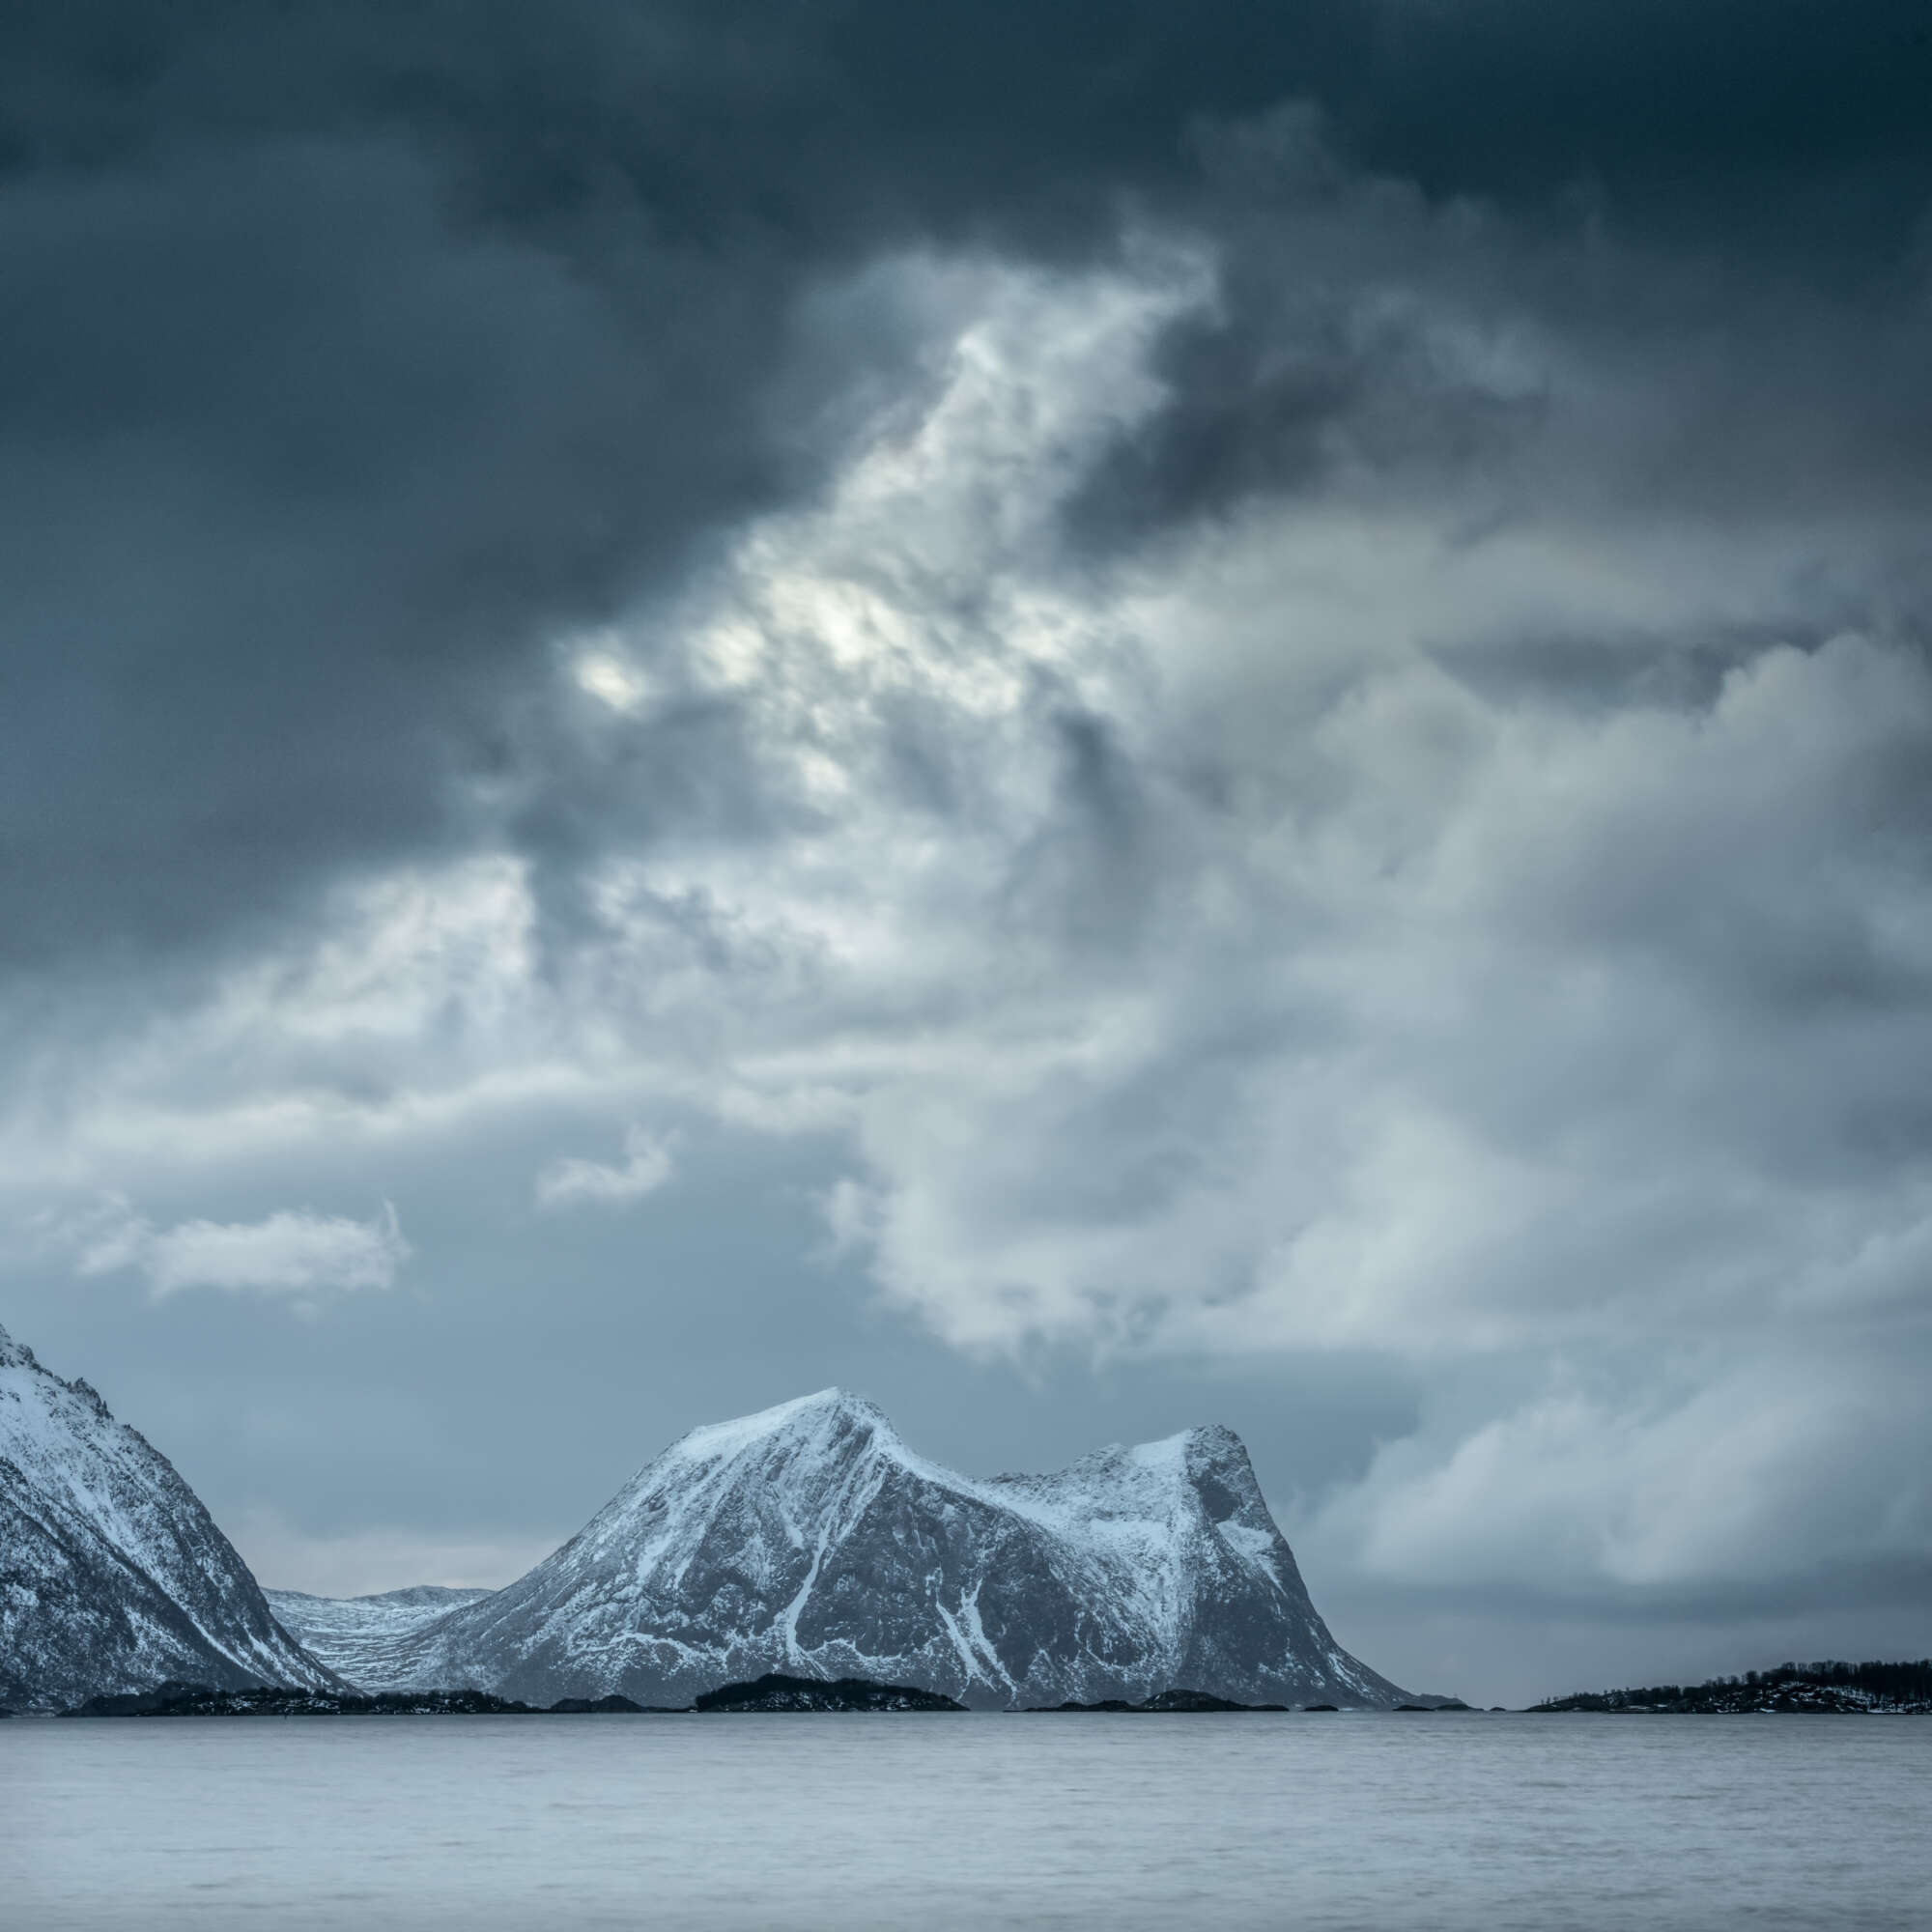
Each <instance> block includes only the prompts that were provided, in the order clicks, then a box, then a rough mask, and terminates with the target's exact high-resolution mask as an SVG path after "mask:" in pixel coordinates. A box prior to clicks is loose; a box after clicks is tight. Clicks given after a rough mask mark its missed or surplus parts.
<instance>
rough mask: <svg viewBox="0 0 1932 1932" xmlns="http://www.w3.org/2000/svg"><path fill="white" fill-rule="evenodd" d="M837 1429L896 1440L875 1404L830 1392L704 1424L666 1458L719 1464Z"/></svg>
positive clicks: (842, 1392) (839, 1391)
mask: <svg viewBox="0 0 1932 1932" xmlns="http://www.w3.org/2000/svg"><path fill="white" fill-rule="evenodd" d="M841 1427H842V1428H845V1429H852V1428H869V1429H871V1430H872V1431H873V1432H874V1433H875V1434H876V1435H882V1436H884V1437H885V1438H886V1439H887V1440H889V1441H892V1442H896V1441H897V1439H898V1435H897V1432H896V1431H895V1429H894V1428H893V1425H892V1423H891V1421H890V1420H889V1419H888V1418H887V1415H886V1412H885V1410H884V1409H882V1408H881V1407H880V1406H878V1404H877V1403H875V1402H871V1401H868V1400H867V1398H866V1397H865V1396H859V1395H852V1394H850V1393H849V1392H848V1391H846V1390H845V1389H841V1388H836V1387H835V1388H822V1389H818V1390H815V1391H814V1392H813V1393H812V1394H810V1395H801V1396H794V1397H793V1398H792V1399H791V1401H789V1402H781V1403H777V1404H774V1405H773V1406H772V1407H770V1408H761V1409H758V1410H756V1411H755V1412H753V1414H751V1415H739V1416H734V1417H732V1418H731V1420H730V1421H728V1422H707V1423H705V1424H704V1425H703V1426H702V1427H700V1428H697V1429H694V1430H692V1431H691V1432H690V1433H689V1434H688V1435H681V1436H679V1437H678V1439H677V1440H676V1441H675V1442H673V1443H672V1444H671V1446H670V1448H669V1450H668V1451H667V1452H666V1453H667V1454H669V1455H674V1456H677V1457H678V1458H680V1459H681V1460H682V1461H685V1462H704V1463H714V1462H722V1461H725V1460H726V1459H729V1458H732V1457H736V1456H741V1455H744V1454H745V1453H746V1452H748V1451H751V1450H755V1449H757V1448H759V1447H760V1446H761V1445H763V1444H766V1443H770V1442H773V1441H776V1440H778V1439H779V1438H781V1437H784V1436H791V1435H827V1434H837V1433H838V1432H839V1431H840V1429H841Z"/></svg>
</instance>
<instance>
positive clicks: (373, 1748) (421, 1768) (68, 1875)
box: [0, 1714, 1932, 1932]
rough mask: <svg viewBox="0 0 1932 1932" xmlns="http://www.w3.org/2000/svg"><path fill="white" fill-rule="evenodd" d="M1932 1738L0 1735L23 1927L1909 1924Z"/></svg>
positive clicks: (119, 1725) (1725, 1721)
mask: <svg viewBox="0 0 1932 1932" xmlns="http://www.w3.org/2000/svg"><path fill="white" fill-rule="evenodd" d="M1928 1818H1932V1722H1928V1721H1926V1720H1923V1719H1919V1720H1915V1719H1860V1718H1848V1719H1831V1718H1770V1717H1747V1718H1681V1719H1678V1718H1597V1717H1564V1718H1532V1717H1500V1716H1490V1717H1479V1716H1466V1717H1464V1716H1450V1715H1441V1716H1431V1717H1416V1716H1405V1715H1388V1716H1369V1715H1354V1714H1341V1715H1336V1716H1328V1715H1316V1714H1307V1715H1295V1716H1287V1717H1267V1716H1250V1717H1240V1718H1234V1719H1229V1718H1190V1717H1162V1718H1108V1717H888V1718H876V1717H874V1718H867V1717H845V1716H838V1717H832V1716H825V1717H775V1718H755V1717H732V1718H625V1717H609V1718H598V1717H593V1718H556V1719H549V1718H527V1719H517V1718H441V1719H437V1718H431V1719H169V1720H153V1721H146V1722H143V1721H125V1722H78V1723H59V1722H27V1721H20V1722H14V1723H10V1724H6V1725H4V1726H0V1900H4V1901H5V1910H4V1913H0V1917H4V1919H5V1922H6V1924H7V1925H8V1926H9V1927H10V1928H11V1932H82V1928H85V1932H119V1928H129V1932H131V1928H136V1927H138V1928H141V1932H175V1928H183V1929H184V1932H185V1928H190V1927H192V1928H195V1932H219V1928H223V1927H229V1926H235V1927H240V1926H249V1927H258V1926H273V1927H275V1928H276V1932H334V1928H355V1932H385V1928H390V1927H394V1928H398V1932H416V1928H452V1932H453V1928H456V1927H464V1928H470V1929H471V1932H496V1928H499V1927H500V1928H506V1932H507V1928H511V1927H516V1928H578V1927H605V1926H611V1927H639V1928H642V1927H651V1928H685V1927H689V1928H693V1929H694V1932H698V1928H703V1929H704V1932H710V1928H733V1932H735V1929H736V1928H750V1927H788V1928H789V1927H799V1928H819V1927H825V1928H831V1927H838V1928H871V1927H889V1926H890V1927H903V1926H913V1925H917V1926H927V1927H975V1928H979V1927H992V1926H1016V1927H1017V1926H1065V1927H1086V1926H1095V1927H1099V1926H1105V1927H1109V1928H1114V1927H1127V1928H1138V1927H1154V1926H1162V1927H1167V1926H1179V1925H1196V1924H1212V1925H1214V1926H1217V1927H1251V1926H1252V1927H1261V1926H1270V1927H1290V1926H1293V1927H1310V1928H1323V1929H1324V1932H1325V1928H1362V1932H1397V1929H1398V1928H1406V1927H1411V1926H1412V1927H1424V1926H1428V1927H1433V1928H1462V1927H1467V1928H1471V1932H1473V1928H1478V1927H1481V1928H1484V1932H1505V1928H1511V1927H1522V1928H1525V1932H1528V1928H1535V1932H1552V1928H1562V1927H1575V1928H1577V1929H1578V1932H1612V1928H1624V1927H1632V1928H1635V1927H1643V1928H1646V1932H1656V1929H1657V1928H1660V1927H1669V1928H1677V1927H1683V1928H1687V1932H1688V1928H1693V1927H1694V1928H1699V1932H1716V1928H1724V1927H1732V1926H1736V1927H1744V1926H1752V1927H1765V1926H1776V1927H1809V1926H1833V1927H1905V1926H1923V1925H1925V1924H1926V1923H1927V1922H1928V1918H1932V1905H1928V1897H1932V1891H1928V1887H1932V1849H1928V1845H1932V1833H1927V1831H1926V1821H1927V1819H1928Z"/></svg>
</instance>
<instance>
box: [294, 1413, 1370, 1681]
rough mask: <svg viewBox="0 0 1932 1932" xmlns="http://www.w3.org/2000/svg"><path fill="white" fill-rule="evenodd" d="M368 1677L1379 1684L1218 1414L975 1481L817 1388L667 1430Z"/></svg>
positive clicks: (343, 1654) (361, 1661)
mask: <svg viewBox="0 0 1932 1932" xmlns="http://www.w3.org/2000/svg"><path fill="white" fill-rule="evenodd" d="M307 1628H308V1629H309V1630H310V1632H311V1634H312V1638H313V1641H314V1643H315V1646H316V1648H317V1650H318V1652H319V1653H320V1654H321V1655H323V1656H325V1657H327V1658H328V1659H329V1660H330V1661H331V1662H335V1663H336V1664H337V1665H338V1667H339V1668H342V1669H343V1670H345V1671H347V1672H348V1673H349V1674H350V1675H352V1676H355V1678H356V1679H357V1681H358V1682H361V1683H363V1684H365V1685H370V1686H371V1687H372V1688H402V1687H413V1686H421V1685H442V1686H448V1685H459V1684H473V1685H475V1686H477V1687H478V1688H480V1689H484V1690H493V1691H495V1692H497V1694H499V1695H502V1696H510V1697H519V1698H523V1699H525V1700H526V1701H528V1702H531V1703H551V1702H554V1700H555V1699H556V1698H558V1697H563V1696H602V1695H605V1694H608V1693H610V1692H612V1691H615V1692H618V1693H621V1694H622V1695H624V1696H627V1697H631V1698H634V1699H636V1700H637V1701H638V1702H639V1703H649V1704H680V1703H685V1702H688V1701H689V1700H690V1699H691V1698H692V1697H694V1696H695V1695H696V1694H697V1693H699V1692H700V1691H704V1690H710V1689H712V1688H714V1687H716V1686H717V1685H720V1684H723V1683H725V1682H727V1681H732V1680H743V1679H748V1678H753V1677H757V1676H759V1675H760V1674H762V1673H763V1672H765V1671H768V1670H781V1671H786V1672H789V1673H791V1674H794V1675H799V1676H807V1677H823V1678H836V1677H848V1676H857V1677H868V1678H872V1679H874V1680H879V1681H884V1682H889V1683H895V1684H910V1685H919V1686H923V1687H924V1688H926V1689H929V1690H942V1691H945V1692H946V1693H947V1694H949V1695H951V1696H953V1697H957V1698H958V1699H959V1700H960V1701H961V1702H963V1703H967V1704H972V1705H977V1706H980V1707H981V1708H1001V1707H1006V1706H1009V1705H1029V1704H1057V1703H1060V1702H1061V1701H1063V1700H1064V1699H1067V1698H1075V1699H1078V1700H1080V1701H1081V1702H1094V1701H1097V1700H1098V1699H1100V1698H1103V1697H1125V1698H1130V1699H1139V1698H1143V1697H1147V1696H1149V1695H1151V1694H1152V1693H1154V1692H1156V1691H1160V1690H1169V1689H1172V1688H1174V1687H1176V1686H1185V1687H1186V1688H1188V1689H1190V1690H1206V1691H1209V1692H1211V1693H1213V1694H1215V1695H1217V1696H1223V1697H1231V1698H1235V1699H1237V1700H1239V1701H1241V1702H1244V1703H1283V1704H1300V1703H1316V1702H1320V1703H1327V1704H1339V1705H1369V1706H1376V1707H1385V1706H1388V1705H1392V1704H1396V1703H1400V1702H1403V1701H1405V1700H1406V1692H1404V1691H1402V1690H1398V1689H1397V1688H1396V1687H1395V1686H1394V1685H1393V1684H1390V1683H1389V1682H1388V1681H1387V1680H1386V1679H1385V1678H1382V1677H1378V1675H1377V1674H1376V1673H1375V1672H1374V1671H1372V1670H1370V1669H1368V1668H1367V1666H1366V1665H1364V1664H1362V1663H1359V1662H1356V1660H1355V1659H1354V1658H1352V1657H1350V1655H1349V1654H1348V1653H1347V1652H1346V1651H1344V1650H1343V1649H1341V1647H1340V1646H1339V1645H1338V1644H1337V1643H1336V1642H1335V1640H1334V1638H1333V1637H1332V1636H1330V1635H1329V1634H1328V1630H1327V1626H1326V1625H1325V1624H1323V1623H1322V1621H1321V1618H1320V1617H1319V1616H1318V1615H1317V1614H1316V1612H1315V1607H1314V1605H1312V1604H1311V1603H1310V1602H1309V1598H1308V1592H1307V1590H1306V1589H1305V1588H1304V1586H1303V1584H1302V1581H1301V1577H1300V1573H1299V1572H1298V1571H1297V1570H1296V1568H1295V1563H1294V1557H1293V1554H1292V1553H1291V1551H1290V1549H1289V1547H1288V1544H1287V1542H1286V1541H1285V1540H1284V1539H1283V1537H1282V1534H1281V1531H1280V1530H1279V1529H1278V1528H1277V1527H1276V1526H1275V1523H1274V1520H1273V1519H1272V1518H1271V1517H1270V1516H1269V1515H1268V1511H1267V1505H1266V1504H1265V1503H1264V1501H1263V1499H1262V1494H1261V1491H1260V1489H1259V1488H1258V1487H1257V1485H1256V1482H1255V1478H1254V1471H1253V1469H1252V1468H1251V1467H1250V1466H1249V1463H1248V1457H1247V1452H1246V1450H1244V1449H1243V1448H1242V1446H1241V1444H1240V1441H1239V1438H1238V1437H1236V1435H1233V1434H1232V1433H1231V1432H1230V1431H1228V1430H1226V1429H1218V1428H1213V1429H1195V1430H1189V1431H1188V1432H1187V1433H1186V1434H1184V1435H1177V1436H1174V1437H1172V1438H1170V1439H1169V1440H1167V1441H1165V1442H1154V1443H1148V1444H1144V1445H1143V1446H1141V1447H1139V1448H1135V1449H1120V1448H1115V1449H1105V1450H1102V1451H1100V1452H1099V1453H1098V1454H1096V1455H1093V1456H1089V1457H1087V1458H1085V1459H1083V1460H1082V1461H1081V1462H1079V1463H1074V1464H1073V1466H1072V1467H1071V1468H1068V1469H1065V1470H1063V1471H1062V1472H1061V1473H1059V1474H1058V1475H1052V1476H1001V1477H996V1478H994V1479H992V1480H991V1481H986V1482H980V1481H974V1480H972V1479H969V1478H967V1477H963V1476H958V1475H955V1474H953V1473H952V1471H950V1470H947V1469H943V1468H940V1467H938V1466H937V1465H936V1464H934V1463H928V1462H926V1461H924V1460H923V1458H921V1457H920V1456H918V1455H916V1454H915V1453H914V1452H913V1451H912V1450H910V1449H909V1448H907V1446H906V1445H905V1443H904V1442H902V1441H901V1440H900V1439H899V1437H898V1435H896V1434H895V1431H894V1429H893V1427H892V1425H891V1423H889V1422H888V1421H887V1420H886V1418H885V1416H884V1415H883V1414H882V1413H881V1412H880V1411H879V1410H878V1409H877V1408H875V1407H873V1406H872V1405H871V1404H869V1403H867V1402H863V1401H859V1400H857V1399H855V1398H853V1397H851V1396H847V1395H845V1394H843V1393H841V1392H840V1391H838V1390H837V1389H829V1390H826V1391H824V1392H822V1393H821V1394H818V1395H815V1396H807V1397H805V1398H803V1399H802V1400H800V1401H797V1402H791V1403H786V1404H784V1405H782V1406H780V1407H778V1408H773V1409H767V1410H766V1411H765V1412H764V1413H762V1414H759V1415H753V1416H747V1417H744V1418H743V1419H741V1420H739V1421H736V1422H727V1423H720V1424H716V1425H714V1426H712V1427H710V1428H706V1429H699V1430H696V1431H694V1432H693V1433H692V1434H691V1435H687V1436H685V1437H684V1438H683V1440H681V1441H679V1442H676V1443H673V1444H672V1445H671V1447H670V1448H668V1449H667V1450H666V1451H665V1452H664V1454H663V1455H662V1456H660V1457H659V1458H658V1459H657V1461H656V1462H654V1463H651V1464H650V1465H649V1467H647V1468H646V1469H644V1470H643V1471H642V1472H641V1473H640V1474H639V1475H638V1476H637V1477H636V1478H635V1479H634V1480H633V1481H632V1482H631V1483H630V1484H628V1485H627V1486H626V1487H625V1488H624V1489H623V1490H622V1491H620V1492H618V1494H617V1495H616V1496H614V1497H613V1498H612V1499H611V1502H610V1503H608V1504H607V1505H606V1506H605V1508H604V1509H602V1510H601V1511H599V1513H598V1514H597V1515H596V1516H595V1517H594V1518H593V1519H592V1520H590V1522H589V1523H587V1524H586V1525H585V1526H584V1528H583V1529H582V1531H581V1532H580V1533H579V1534H578V1535H577V1536H576V1537H574V1538H573V1539H572V1540H571V1541H570V1542H569V1543H567V1544H566V1545H565V1546H564V1547H563V1548H561V1549H559V1550H557V1551H556V1552H555V1553H554V1554H553V1555H551V1556H550V1557H548V1558H546V1559H545V1560H544V1561H543V1562H542V1563H540V1564H538V1565H537V1567H536V1568H535V1569H534V1570H532V1571H530V1572H529V1573H528V1574H527V1575H526V1576H525V1577H521V1578H520V1579H519V1580H518V1581H517V1582H514V1583H512V1584H510V1585H508V1586H507V1587H506V1588H504V1589H502V1590H498V1591H497V1592H496V1593H495V1594H494V1595H491V1596H488V1597H484V1598H482V1599H480V1600H479V1601H477V1602H475V1603H473V1604H470V1605H465V1606H462V1607H459V1608H455V1609H452V1610H450V1611H448V1612H447V1613H446V1614H444V1615H442V1616H440V1617H436V1618H434V1619H433V1620H431V1621H427V1622H424V1623H421V1624H417V1625H415V1626H414V1627H413V1628H412V1629H409V1630H407V1631H398V1632H397V1633H396V1634H395V1635H394V1637H393V1638H392V1639H390V1640H387V1641H385V1642H384V1644H382V1645H381V1646H380V1655H378V1654H376V1652H375V1650H374V1648H372V1647H371V1646H369V1645H367V1644H365V1645H363V1646H361V1647H360V1648H359V1649H358V1651H357V1653H356V1658H355V1664H353V1665H352V1663H351V1661H350V1655H349V1652H348V1650H347V1649H346V1648H344V1649H336V1648H333V1647H332V1646H331V1643H330V1641H329V1639H328V1637H327V1635H326V1634H325V1633H324V1632H323V1630H322V1629H321V1628H320V1627H319V1626H315V1625H313V1624H311V1625H309V1626H307Z"/></svg>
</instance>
